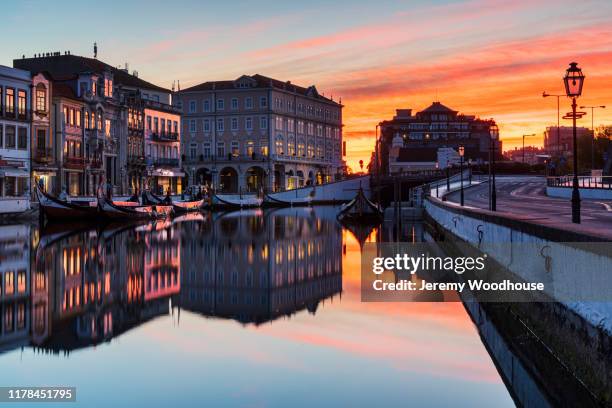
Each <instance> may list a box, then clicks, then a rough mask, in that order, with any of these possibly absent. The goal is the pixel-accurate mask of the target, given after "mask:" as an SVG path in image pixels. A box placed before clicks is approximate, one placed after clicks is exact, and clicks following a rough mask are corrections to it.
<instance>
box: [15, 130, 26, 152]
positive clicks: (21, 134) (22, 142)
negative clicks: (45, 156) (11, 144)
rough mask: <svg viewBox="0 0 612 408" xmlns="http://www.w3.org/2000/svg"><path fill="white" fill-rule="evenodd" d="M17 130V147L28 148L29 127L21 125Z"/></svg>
mask: <svg viewBox="0 0 612 408" xmlns="http://www.w3.org/2000/svg"><path fill="white" fill-rule="evenodd" d="M17 132H18V134H17V148H18V149H20V150H28V128H24V127H20V128H19V129H18V130H17Z"/></svg>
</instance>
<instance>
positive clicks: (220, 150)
mask: <svg viewBox="0 0 612 408" xmlns="http://www.w3.org/2000/svg"><path fill="white" fill-rule="evenodd" d="M224 156H225V143H223V142H217V157H224Z"/></svg>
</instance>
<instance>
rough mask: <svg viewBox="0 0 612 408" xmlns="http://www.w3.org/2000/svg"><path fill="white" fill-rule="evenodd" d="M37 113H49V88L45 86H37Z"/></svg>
mask: <svg viewBox="0 0 612 408" xmlns="http://www.w3.org/2000/svg"><path fill="white" fill-rule="evenodd" d="M36 112H37V113H46V112H47V88H46V87H45V85H44V84H38V85H36Z"/></svg>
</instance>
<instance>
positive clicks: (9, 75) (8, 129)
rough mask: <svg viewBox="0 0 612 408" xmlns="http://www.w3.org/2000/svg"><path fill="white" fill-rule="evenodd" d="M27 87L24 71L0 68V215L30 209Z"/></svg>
mask: <svg viewBox="0 0 612 408" xmlns="http://www.w3.org/2000/svg"><path fill="white" fill-rule="evenodd" d="M31 85H32V76H31V75H30V73H29V72H28V71H23V70H21V69H15V68H10V67H6V66H3V65H0V215H1V214H5V213H18V212H23V211H25V210H27V209H29V208H30V181H29V180H30V129H31V119H32V111H31Z"/></svg>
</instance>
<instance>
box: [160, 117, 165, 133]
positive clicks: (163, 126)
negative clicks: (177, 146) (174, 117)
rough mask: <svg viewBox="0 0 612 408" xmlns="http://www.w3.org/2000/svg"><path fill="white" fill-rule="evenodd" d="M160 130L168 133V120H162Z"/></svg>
mask: <svg viewBox="0 0 612 408" xmlns="http://www.w3.org/2000/svg"><path fill="white" fill-rule="evenodd" d="M159 129H160V131H161V133H164V132H165V131H166V119H162V120H161V127H160V128H159Z"/></svg>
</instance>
